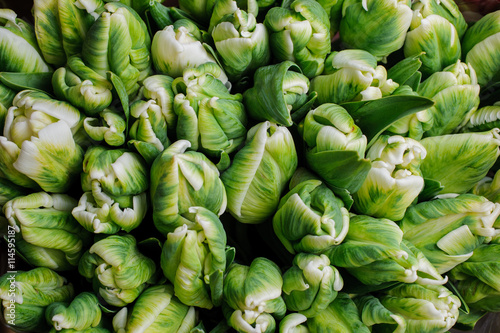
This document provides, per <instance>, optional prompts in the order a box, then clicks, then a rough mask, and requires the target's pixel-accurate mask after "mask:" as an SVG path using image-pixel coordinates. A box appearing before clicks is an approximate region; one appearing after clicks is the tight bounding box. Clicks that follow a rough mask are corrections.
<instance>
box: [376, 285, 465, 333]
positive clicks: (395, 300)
mask: <svg viewBox="0 0 500 333" xmlns="http://www.w3.org/2000/svg"><path fill="white" fill-rule="evenodd" d="M384 294H385V295H384V296H381V297H380V303H382V305H383V306H384V307H385V308H386V309H387V310H389V311H390V312H392V313H393V314H395V315H397V316H399V317H402V318H403V319H404V321H405V323H406V329H405V331H404V332H408V333H417V332H432V333H444V332H448V330H449V329H450V328H451V327H453V325H455V323H456V322H457V319H458V316H459V310H458V309H459V308H460V306H461V302H460V299H459V298H458V297H457V296H456V295H454V294H453V293H452V292H451V291H450V290H448V289H447V288H446V287H444V286H437V285H419V284H401V285H399V286H397V287H394V288H391V289H389V290H388V291H384Z"/></svg>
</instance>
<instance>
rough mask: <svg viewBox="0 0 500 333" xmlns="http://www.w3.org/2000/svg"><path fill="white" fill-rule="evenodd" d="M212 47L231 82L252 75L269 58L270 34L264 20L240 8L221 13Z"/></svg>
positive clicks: (215, 28)
mask: <svg viewBox="0 0 500 333" xmlns="http://www.w3.org/2000/svg"><path fill="white" fill-rule="evenodd" d="M211 36H212V39H213V41H214V45H215V50H216V51H217V54H218V56H219V58H220V61H221V63H222V67H223V68H224V70H225V72H226V73H227V76H228V77H229V79H230V80H231V82H235V83H236V82H238V81H239V80H240V79H246V78H248V77H250V78H251V77H252V75H253V73H254V71H255V70H256V69H257V68H259V67H261V66H264V65H267V64H268V63H269V61H270V60H271V50H270V48H269V36H268V32H267V29H266V27H265V26H264V24H263V23H258V22H257V21H256V18H255V16H254V15H253V14H252V13H247V12H245V11H243V10H241V9H238V10H236V11H235V12H234V13H233V14H230V15H226V16H224V17H223V18H222V19H221V20H220V21H219V22H218V23H217V25H215V26H214V28H213V30H212V33H211Z"/></svg>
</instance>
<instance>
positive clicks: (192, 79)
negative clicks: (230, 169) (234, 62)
mask: <svg viewBox="0 0 500 333" xmlns="http://www.w3.org/2000/svg"><path fill="white" fill-rule="evenodd" d="M216 69H217V67H215V66H211V65H208V64H205V65H203V66H201V67H198V68H197V69H195V70H193V71H191V70H187V71H185V75H184V78H183V79H182V80H180V78H178V79H176V80H174V92H175V93H176V95H175V98H174V111H175V114H176V116H177V127H176V136H177V139H178V140H188V141H189V142H190V143H191V147H190V149H192V150H199V151H201V152H203V153H205V154H207V156H210V157H214V158H218V159H220V160H221V161H222V162H223V163H221V165H222V164H228V163H227V161H226V162H225V163H224V160H226V159H228V157H227V155H228V154H229V153H231V152H233V151H235V150H236V149H237V148H239V146H240V145H241V144H242V143H243V141H244V140H245V137H246V133H247V130H246V125H247V115H246V112H245V107H244V105H243V103H242V96H241V94H231V93H230V92H229V89H228V88H227V87H226V86H225V85H224V84H223V82H222V81H220V80H219V79H217V78H216V77H215V76H214V74H216V71H215V70H216ZM189 72H193V73H192V74H190V73H189ZM218 167H220V165H218ZM226 167H227V165H225V166H224V167H220V169H224V168H226Z"/></svg>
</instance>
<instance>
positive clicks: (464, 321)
mask: <svg viewBox="0 0 500 333" xmlns="http://www.w3.org/2000/svg"><path fill="white" fill-rule="evenodd" d="M488 313H490V312H485V311H480V310H473V311H471V312H470V313H466V314H465V313H461V314H460V316H459V317H458V321H457V323H456V324H455V326H453V328H456V329H457V330H461V331H467V332H469V331H470V332H472V330H473V329H474V326H476V324H477V322H478V321H479V320H480V319H481V318H483V317H484V316H485V315H487V314H488Z"/></svg>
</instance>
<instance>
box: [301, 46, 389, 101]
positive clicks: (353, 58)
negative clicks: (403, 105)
mask: <svg viewBox="0 0 500 333" xmlns="http://www.w3.org/2000/svg"><path fill="white" fill-rule="evenodd" d="M398 86H399V84H397V83H396V82H394V81H392V80H391V79H387V71H386V69H385V67H384V66H382V65H377V59H376V57H375V56H373V55H372V54H370V53H369V52H367V51H365V50H357V49H353V50H342V51H334V52H332V53H330V54H329V55H328V57H327V58H326V61H325V69H324V71H323V72H322V73H321V74H320V75H318V76H316V77H314V78H312V79H311V87H310V88H311V91H316V92H317V93H318V103H319V104H320V105H321V104H324V103H335V104H341V103H344V102H350V101H357V100H361V101H365V100H374V99H379V98H382V97H383V96H387V95H390V94H392V92H394V90H395V89H396V88H397V87H398Z"/></svg>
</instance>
